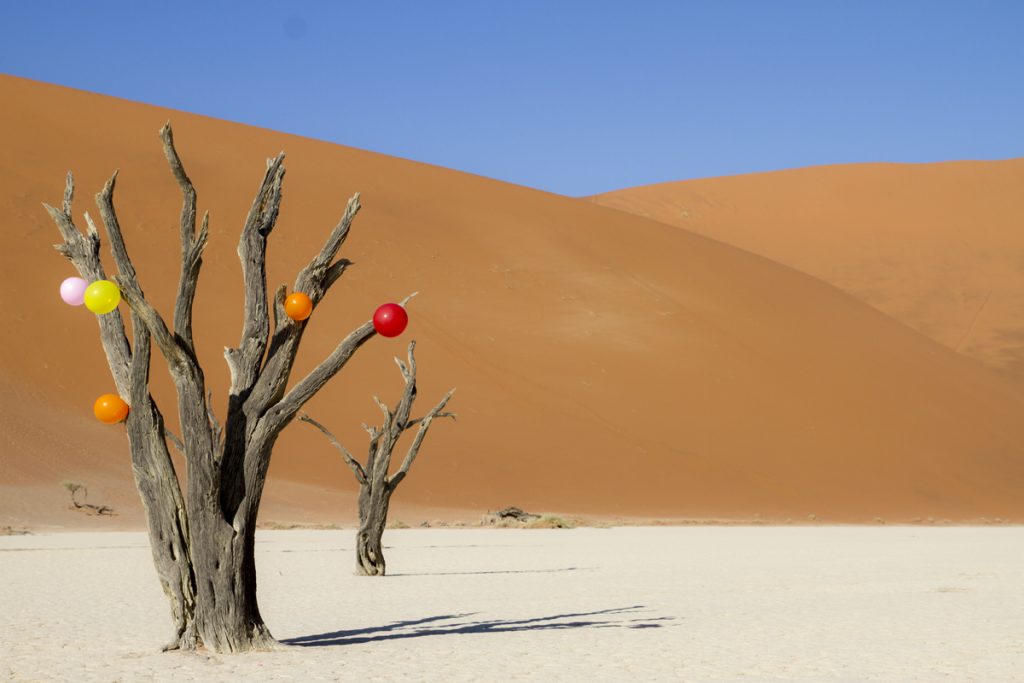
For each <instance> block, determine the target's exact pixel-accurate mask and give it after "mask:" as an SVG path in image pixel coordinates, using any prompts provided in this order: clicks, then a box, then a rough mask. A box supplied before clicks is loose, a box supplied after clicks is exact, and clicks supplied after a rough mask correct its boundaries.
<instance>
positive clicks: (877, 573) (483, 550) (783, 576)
mask: <svg viewBox="0 0 1024 683" xmlns="http://www.w3.org/2000/svg"><path fill="white" fill-rule="evenodd" d="M385 540H386V543H387V545H389V546H390V550H389V553H388V559H389V568H390V570H391V572H392V574H391V575H390V576H388V577H386V578H384V579H371V578H362V577H356V576H353V575H352V574H351V571H350V569H351V565H352V563H353V545H352V532H351V531H350V530H346V531H263V532H260V535H259V546H258V556H257V561H258V564H259V571H260V580H261V583H260V595H261V597H260V600H261V605H262V609H263V612H264V615H265V617H266V620H267V622H268V624H269V625H270V627H271V629H272V630H273V632H274V634H275V635H276V636H277V637H278V638H281V639H283V640H285V641H286V642H289V641H290V642H292V643H294V644H296V645H303V647H293V648H289V649H288V650H286V651H282V652H272V653H259V654H250V655H235V656H217V655H209V654H198V655H197V654H183V653H169V654H160V653H158V652H157V650H158V647H159V645H160V644H161V643H162V642H163V641H164V639H165V637H166V636H167V631H168V628H169V621H168V617H167V615H166V613H165V611H166V606H165V603H164V598H163V596H162V594H161V593H160V591H159V588H158V586H157V582H156V579H155V576H154V572H153V569H152V567H151V565H150V559H149V552H148V549H147V546H146V539H145V537H144V535H142V534H139V533H71V534H53V535H35V536H17V537H4V538H0V576H2V577H3V579H4V580H3V581H2V582H0V604H2V605H3V610H2V611H0V653H2V656H0V678H3V679H5V680H14V681H36V680H46V681H49V680H76V681H121V680H124V681H129V680H130V681H141V680H146V681H148V680H186V679H188V680H240V679H242V678H245V679H247V680H261V681H262V680H298V681H306V680H403V681H519V680H527V681H552V680H565V681H576V680H587V681H623V680H637V681H659V680H664V681H679V680H814V681H821V680H851V681H859V680H890V681H892V680H900V681H911V680H921V681H938V680H956V681H966V680H977V681H1001V680H1024V618H1022V617H1021V613H1020V609H1019V608H1020V605H1021V604H1024V528H1021V527H1006V528H977V527H959V528H920V527H884V528H865V527H802V528H779V527H766V528H753V527H692V528H650V527H640V528H636V527H634V528H611V529H592V528H591V529H574V530H498V529H492V530H485V529H459V530H453V529H409V530H393V531H389V532H387V535H386V536H385Z"/></svg>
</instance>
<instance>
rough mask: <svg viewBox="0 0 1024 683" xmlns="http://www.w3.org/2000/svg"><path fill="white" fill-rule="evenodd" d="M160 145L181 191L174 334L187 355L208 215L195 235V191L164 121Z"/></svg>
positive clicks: (172, 136) (193, 348)
mask: <svg viewBox="0 0 1024 683" xmlns="http://www.w3.org/2000/svg"><path fill="white" fill-rule="evenodd" d="M160 138H161V139H162V140H163V142H164V156H166V157H167V163H168V164H169V165H170V167H171V173H172V174H173V175H174V179H175V180H177V181H178V185H179V186H180V187H181V194H182V203H181V219H180V230H181V276H180V277H179V278H178V296H177V298H176V299H175V304H174V332H175V334H177V335H178V337H179V338H180V339H181V340H182V343H184V344H185V346H186V348H188V350H189V351H190V352H191V353H195V345H194V342H193V339H192V305H193V303H194V302H195V298H196V285H197V283H198V281H199V269H200V267H201V266H202V255H203V249H204V248H205V247H206V240H207V237H208V236H209V213H204V214H203V224H202V227H201V228H200V230H199V234H196V189H195V187H194V186H193V185H192V181H191V180H190V179H189V177H188V174H187V173H185V167H184V166H183V165H182V163H181V157H179V156H178V151H177V150H176V149H175V148H174V131H173V130H171V123H170V121H168V122H167V123H165V124H164V126H163V128H161V129H160Z"/></svg>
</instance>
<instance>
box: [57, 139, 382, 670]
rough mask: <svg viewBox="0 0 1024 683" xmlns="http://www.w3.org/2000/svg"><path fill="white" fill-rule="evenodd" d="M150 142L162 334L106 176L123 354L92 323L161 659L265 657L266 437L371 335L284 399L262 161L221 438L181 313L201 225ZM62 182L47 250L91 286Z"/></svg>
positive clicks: (328, 269)
mask: <svg viewBox="0 0 1024 683" xmlns="http://www.w3.org/2000/svg"><path fill="white" fill-rule="evenodd" d="M160 136H161V138H162V140H163V148H164V154H165V155H166V157H167V161H168V163H169V165H170V169H171V173H172V174H173V176H174V178H175V180H176V181H177V183H178V185H179V187H180V188H181V192H182V195H183V202H182V208H181V216H180V233H181V273H180V277H179V280H178V290H177V299H176V302H175V306H174V317H173V320H172V321H171V325H168V324H167V322H165V320H164V318H163V316H161V314H160V313H159V312H158V311H157V310H156V309H155V308H154V307H153V306H152V305H151V304H150V302H149V301H148V300H147V299H146V296H145V294H144V293H143V290H142V287H141V285H140V283H139V280H138V278H137V276H136V272H135V267H134V266H133V265H132V261H131V259H130V258H129V256H128V251H127V249H126V247H125V242H124V239H123V237H122V232H121V226H120V223H119V222H118V218H117V214H116V212H115V210H114V187H115V183H116V180H117V173H116V172H115V173H114V175H113V176H112V177H111V178H110V180H108V181H107V183H106V184H105V186H104V187H103V190H102V191H101V192H100V193H99V194H98V195H96V204H97V206H98V208H99V215H100V218H101V221H102V223H103V226H104V228H105V231H106V234H107V238H108V239H109V242H110V248H111V251H112V253H113V256H114V262H115V263H116V265H117V271H118V272H117V275H116V276H115V277H114V281H115V282H116V283H117V284H118V286H119V287H120V289H121V294H122V297H123V298H124V299H125V301H126V302H127V304H128V306H129V307H130V310H131V318H132V342H131V343H130V344H129V342H128V338H127V335H126V333H125V324H124V320H123V318H122V316H121V314H120V312H118V311H117V310H115V311H114V312H112V313H108V314H105V315H100V316H98V320H99V326H100V339H101V341H102V343H103V349H104V351H105V352H106V355H107V361H108V364H109V366H110V371H111V374H112V375H113V378H114V382H115V384H116V386H117V390H118V393H119V394H120V395H121V397H122V398H123V399H125V400H126V402H127V403H128V404H129V406H131V410H130V412H129V414H128V417H127V418H126V421H125V422H126V427H127V436H128V443H129V447H130V449H131V459H132V470H133V472H134V475H135V482H136V485H137V487H138V491H139V495H140V497H141V499H142V504H143V507H144V508H145V511H146V520H147V524H148V528H149V537H150V545H151V548H152V554H153V561H154V563H155V565H156V569H157V574H158V575H159V578H160V583H161V585H162V586H163V589H164V592H165V593H166V594H167V597H168V599H169V600H170V604H171V613H172V617H173V620H174V636H173V638H172V639H171V641H170V643H168V644H167V646H166V647H165V649H179V648H180V649H195V648H197V647H207V648H210V649H212V650H215V651H217V652H239V651H246V650H253V649H267V648H273V647H275V646H276V643H275V641H274V639H273V637H272V636H271V634H270V631H269V630H268V629H267V627H266V625H265V624H264V623H263V619H262V617H261V616H260V610H259V607H258V605H257V602H256V565H255V560H254V555H253V543H254V536H255V531H256V516H257V512H258V511H259V505H260V499H261V496H262V494H263V486H264V483H265V481H266V476H267V468H268V466H269V464H270V456H271V452H272V450H273V447H274V444H275V442H276V441H277V438H278V435H279V434H280V433H281V430H283V429H284V428H285V427H286V426H287V425H288V424H289V423H290V422H291V421H292V420H293V419H294V418H295V416H296V414H297V413H298V412H299V410H300V409H301V408H302V406H303V405H305V403H306V402H307V401H308V400H309V399H310V398H311V397H312V396H313V395H314V394H316V392H317V391H319V390H320V389H321V388H322V387H323V386H324V384H326V383H327V382H328V381H329V380H330V379H331V378H332V377H334V376H335V375H336V374H337V373H338V371H340V370H341V369H342V368H343V367H344V366H345V364H346V363H347V362H348V360H349V359H350V358H351V357H352V355H353V354H354V353H355V352H356V350H358V349H359V347H360V346H362V345H363V344H364V343H366V342H367V341H368V340H369V339H370V338H371V337H373V336H374V335H375V334H376V331H375V330H374V327H373V323H372V321H367V322H366V323H364V324H363V325H361V326H360V327H358V328H357V329H355V330H353V331H352V332H350V333H349V335H348V336H347V337H345V338H344V339H343V340H342V341H341V343H340V344H339V345H338V346H337V348H335V349H334V351H333V352H332V353H331V354H330V355H329V356H328V357H327V358H326V359H324V360H323V361H322V362H321V363H320V364H319V365H318V366H317V367H316V368H315V369H314V370H313V371H312V372H310V373H309V374H308V375H306V376H305V377H304V378H302V379H301V380H299V381H298V382H296V383H295V384H294V385H293V386H292V387H291V388H290V389H287V391H286V388H287V385H288V381H289V377H290V376H291V372H292V367H293V365H294V361H295V357H296V353H297V351H298V348H299V343H300V342H301V340H302V335H303V332H304V330H305V329H306V324H307V322H308V321H294V320H292V319H291V318H289V317H288V316H287V315H286V313H285V308H284V302H285V293H286V288H285V287H284V286H283V285H282V286H280V287H279V288H278V289H277V292H276V295H275V296H274V298H273V303H272V304H270V306H269V307H270V308H271V309H272V311H273V321H271V319H270V315H269V312H268V299H267V282H266V250H267V238H268V237H269V236H270V233H271V231H272V230H273V229H274V225H275V223H276V221H277V216H278V211H279V208H280V205H281V183H282V181H283V179H284V174H285V168H284V165H283V161H284V153H281V154H278V156H277V157H275V158H274V159H271V160H268V162H267V168H266V172H265V173H264V176H263V181H262V182H261V183H260V186H259V189H258V191H257V193H256V197H255V199H254V200H253V202H252V207H251V208H250V210H249V213H248V216H247V217H246V219H245V223H244V225H243V227H242V234H241V239H240V241H239V244H238V256H239V259H240V260H241V263H242V274H243V278H244V284H245V303H244V306H245V316H244V322H243V326H242V334H241V341H240V342H239V345H238V347H237V348H227V349H225V351H224V355H225V357H226V358H227V363H228V367H229V369H230V371H231V387H230V390H229V393H228V406H227V416H226V419H225V421H224V424H223V426H222V425H221V424H220V422H219V421H218V420H217V417H216V416H215V414H214V411H213V406H212V401H213V397H212V392H210V391H208V390H207V388H206V382H205V378H204V375H203V369H202V368H201V367H200V364H199V361H198V359H197V357H196V352H195V342H194V339H193V332H192V305H193V301H194V299H195V293H196V285H197V282H198V278H199V271H200V267H201V265H202V255H203V249H204V248H205V246H206V241H207V237H208V235H209V229H208V217H209V216H208V214H204V215H203V218H202V222H201V224H200V226H199V228H198V230H197V229H196V191H195V189H194V187H193V186H192V182H191V181H190V180H189V177H188V175H187V174H186V173H185V169H184V167H183V166H182V163H181V159H180V158H179V157H178V153H177V151H176V150H175V147H174V140H173V137H172V132H171V127H170V124H167V125H165V126H164V127H163V128H162V129H161V131H160ZM73 194H74V182H73V179H72V175H71V173H70V172H69V173H68V176H67V183H66V186H65V189H64V200H63V204H62V206H61V208H60V209H56V208H54V207H52V206H49V205H45V206H46V210H47V211H48V212H49V213H50V216H51V217H52V218H53V220H54V222H55V223H56V224H57V227H58V229H59V230H60V234H61V236H62V237H63V242H62V243H61V244H57V245H55V247H56V249H57V250H58V251H59V252H60V253H62V254H63V255H64V256H66V257H67V258H68V259H69V260H70V261H71V262H72V264H74V266H75V267H76V268H77V269H78V272H79V273H80V274H81V275H82V277H83V278H85V279H86V280H89V281H94V280H100V279H106V274H105V273H104V269H103V265H102V264H101V262H100V236H99V232H98V230H97V228H96V226H95V224H94V223H93V221H92V219H91V218H90V217H89V214H88V213H86V214H85V219H86V222H87V224H88V227H87V230H86V232H85V233H84V234H83V233H82V232H81V231H80V230H79V229H78V228H77V227H76V226H75V224H74V221H73V220H72V215H71V205H72V198H73ZM359 208H360V203H359V195H358V194H356V195H355V196H353V197H352V198H351V199H350V200H349V201H348V205H347V206H346V208H345V212H344V214H343V215H342V217H341V219H340V220H339V222H338V224H337V225H336V226H335V227H334V229H333V230H331V232H330V234H329V235H328V237H327V240H326V242H325V243H324V246H323V248H322V249H321V251H320V253H318V254H316V255H315V256H314V257H313V259H312V260H311V261H310V262H309V264H308V265H307V266H306V267H305V268H303V269H302V271H301V272H299V274H298V276H297V278H296V280H295V284H294V286H293V290H294V291H296V292H304V293H305V294H306V295H308V296H309V297H310V299H311V300H312V301H313V304H314V305H316V304H317V303H319V302H320V300H321V299H322V298H323V297H324V295H325V294H326V293H327V291H328V289H330V287H331V285H332V284H334V282H335V281H337V280H338V278H339V277H341V275H342V274H343V273H344V272H345V269H346V268H347V267H348V266H349V265H351V263H350V262H349V261H347V260H345V259H338V260H335V257H336V256H337V253H338V250H339V249H340V248H341V246H342V244H343V243H344V241H345V238H346V236H347V235H348V232H349V228H350V226H351V224H352V221H353V219H354V218H355V216H356V213H357V212H358V211H359ZM151 340H152V341H155V342H156V345H157V348H159V350H160V352H161V353H162V354H163V356H164V357H165V358H166V360H167V365H168V369H169V371H170V374H171V377H172V379H173V381H174V386H175V389H176V391H177V399H178V401H177V402H178V406H177V407H178V416H179V419H180V423H181V429H182V433H181V438H180V439H179V438H178V437H176V436H174V435H173V434H171V433H170V432H169V431H168V430H166V429H165V427H164V419H163V415H162V413H161V412H160V409H159V408H158V407H157V405H156V403H155V401H154V400H153V397H152V395H151V394H150V391H149V366H150V349H151ZM168 440H170V441H171V442H172V443H173V444H174V445H175V446H176V447H177V448H178V449H179V450H180V451H181V452H182V453H183V454H184V458H185V464H186V468H187V473H188V487H187V489H185V490H184V491H183V490H182V487H181V486H180V484H179V481H178V476H177V473H176V472H175V468H174V464H173V462H172V460H171V457H170V454H169V452H168V446H167V444H168Z"/></svg>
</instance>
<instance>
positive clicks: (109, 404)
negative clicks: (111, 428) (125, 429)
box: [92, 394, 128, 425]
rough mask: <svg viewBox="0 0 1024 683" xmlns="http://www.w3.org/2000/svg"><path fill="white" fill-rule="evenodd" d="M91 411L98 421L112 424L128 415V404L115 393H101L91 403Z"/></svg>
mask: <svg viewBox="0 0 1024 683" xmlns="http://www.w3.org/2000/svg"><path fill="white" fill-rule="evenodd" d="M92 412H93V414H95V415H96V419H97V420H99V421H100V422H105V423H107V424H108V425H113V424H117V423H118V422H124V419H125V418H126V417H128V404H127V403H125V402H124V401H122V400H121V397H120V396H118V395H116V394H103V395H102V396H100V397H99V398H98V399H96V403H93V404H92Z"/></svg>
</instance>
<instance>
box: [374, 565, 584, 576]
mask: <svg viewBox="0 0 1024 683" xmlns="http://www.w3.org/2000/svg"><path fill="white" fill-rule="evenodd" d="M580 570H581V569H580V567H562V568H561V569H496V570H491V571H485V572H421V573H416V574H388V575H387V576H388V578H394V577H397V576H475V575H477V574H551V573H554V572H575V571H580ZM584 571H586V570H584Z"/></svg>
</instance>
